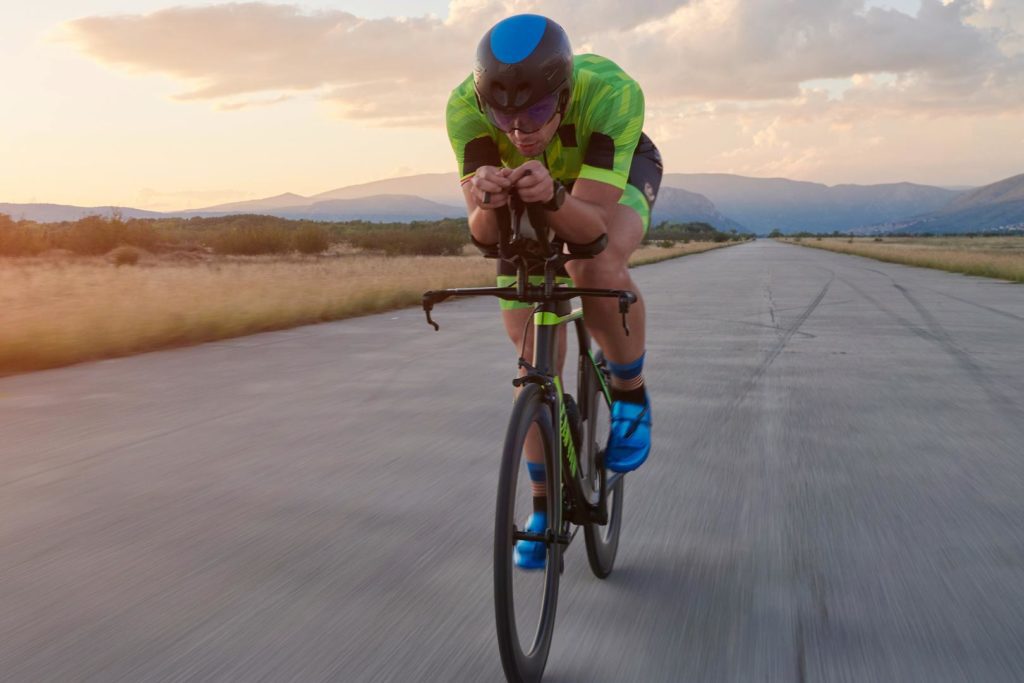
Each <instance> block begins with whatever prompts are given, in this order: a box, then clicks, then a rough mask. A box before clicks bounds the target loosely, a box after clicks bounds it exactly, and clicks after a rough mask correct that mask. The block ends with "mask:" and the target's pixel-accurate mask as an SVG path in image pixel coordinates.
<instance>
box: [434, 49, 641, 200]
mask: <svg viewBox="0 0 1024 683" xmlns="http://www.w3.org/2000/svg"><path fill="white" fill-rule="evenodd" d="M643 123H644V95H643V91H641V90H640V86H639V85H638V84H637V82H636V81H635V80H633V79H632V78H630V77H629V76H628V75H627V74H626V72H624V71H623V70H622V69H621V68H619V66H618V65H616V64H615V63H614V62H612V61H611V60H609V59H605V58H604V57H599V56H597V55H576V56H575V57H574V58H573V89H572V97H571V98H570V100H569V107H568V110H567V111H566V112H565V117H564V119H563V121H562V123H561V125H560V126H559V128H558V134H557V135H555V136H554V138H552V140H551V142H550V143H549V144H548V146H547V149H545V150H544V153H543V155H542V157H537V158H542V159H543V160H544V162H545V163H546V165H547V167H548V170H549V171H550V172H551V175H552V177H554V178H557V179H558V180H560V181H562V182H563V183H570V182H572V181H574V180H576V179H577V178H586V179H588V180H596V181H599V182H602V183H607V184H609V185H614V186H615V187H617V188H619V189H624V188H625V186H626V181H627V180H628V178H629V167H630V164H631V163H632V159H633V151H634V150H635V149H636V145H637V141H638V140H639V139H640V132H641V128H642V127H643ZM447 124H448V138H449V139H450V141H451V144H452V149H453V150H454V151H455V158H456V160H457V161H458V164H459V177H460V179H462V180H465V179H466V178H468V177H469V176H471V175H473V173H475V172H476V170H477V169H478V168H480V167H481V166H498V165H504V166H510V167H516V166H519V165H521V164H523V163H524V162H526V160H527V157H524V156H522V155H521V154H519V152H518V150H516V148H515V146H514V145H513V144H512V143H511V142H509V140H508V137H507V136H506V135H505V134H504V133H502V132H501V131H500V130H498V129H497V128H495V127H494V126H493V125H492V124H491V122H490V121H488V119H487V116H486V115H485V114H484V113H483V112H482V111H480V107H479V106H477V102H476V95H475V93H474V90H473V76H472V75H470V76H469V78H467V79H466V80H465V81H463V82H462V83H461V84H460V85H459V86H458V87H457V88H455V90H453V91H452V94H451V97H449V99H448V110H447ZM495 146H496V147H497V154H495Z"/></svg>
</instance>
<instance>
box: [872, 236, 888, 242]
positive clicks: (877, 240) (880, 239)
mask: <svg viewBox="0 0 1024 683" xmlns="http://www.w3.org/2000/svg"><path fill="white" fill-rule="evenodd" d="M874 241H875V242H884V241H885V240H883V239H882V238H881V237H876V238H875V240H874Z"/></svg>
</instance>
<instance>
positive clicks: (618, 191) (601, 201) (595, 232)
mask: <svg viewBox="0 0 1024 683" xmlns="http://www.w3.org/2000/svg"><path fill="white" fill-rule="evenodd" d="M510 178H511V180H513V181H514V182H515V184H516V189H518V190H519V196H520V197H522V198H523V200H524V201H527V202H539V203H544V202H548V201H551V198H552V197H553V196H554V185H553V184H552V182H551V175H550V174H549V173H548V169H547V168H546V167H545V166H544V165H543V164H542V163H540V162H539V161H535V160H531V161H527V162H526V163H525V164H523V165H522V166H520V167H519V168H517V169H515V170H514V171H513V172H512V174H511V176H510ZM621 197H622V188H620V187H616V186H615V185H610V184H608V183H604V182H601V181H598V180H590V179H588V178H580V179H578V180H577V181H576V182H575V183H574V184H573V188H572V194H569V195H566V198H565V203H563V204H562V206H561V208H559V209H558V210H557V211H554V212H550V211H549V212H548V223H549V224H550V225H551V227H552V228H553V229H554V231H555V233H556V234H558V236H559V237H561V238H562V239H564V240H565V241H567V242H574V243H576V244H589V243H590V242H593V241H594V240H596V239H598V238H600V237H601V235H604V234H605V233H607V232H608V226H609V225H610V224H611V222H612V217H613V216H614V212H615V207H616V205H617V204H618V203H619V199H620V198H621Z"/></svg>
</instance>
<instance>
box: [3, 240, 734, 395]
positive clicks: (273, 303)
mask: <svg viewBox="0 0 1024 683" xmlns="http://www.w3.org/2000/svg"><path fill="white" fill-rule="evenodd" d="M728 244H732V243H726V244H712V243H690V244H680V245H678V246H674V247H668V248H666V247H657V246H646V247H643V248H642V249H640V250H638V251H637V252H636V254H634V260H633V261H632V263H635V264H640V263H652V262H655V261H660V260H665V259H668V258H675V257H678V256H682V255H685V254H691V253H696V252H699V251H706V250H707V249H711V248H717V247H721V246H726V245H728ZM465 253H466V254H471V255H464V256H397V257H384V256H376V255H361V254H358V253H353V252H352V250H345V249H340V250H337V252H336V253H335V254H334V255H332V256H327V257H316V256H313V257H310V256H298V255H295V256H290V257H283V256H252V257H212V258H211V257H199V256H196V255H191V257H189V256H190V255H188V254H184V255H181V254H179V255H178V256H175V255H174V254H170V255H167V256H163V257H156V256H153V255H150V254H144V255H142V257H141V258H140V259H139V260H138V264H137V265H130V264H129V265H123V267H117V266H115V265H114V264H115V263H119V262H120V261H117V260H114V261H111V260H107V259H104V258H103V257H81V256H79V257H76V256H72V255H68V254H66V253H54V254H53V255H51V256H40V257H31V258H3V259H0V375H8V374H13V373H17V372H25V371H31V370H41V369H44V368H52V367H58V366H62V365H69V364H71V363H77V362H81V361H85V360H94V359H100V358H110V357H115V356H124V355H129V354H133V353H141V352H144V351H152V350H156V349H161V348H168V347H174V346H180V345H186V344H196V343H200V342H206V341H213V340H217V339H225V338H229V337H237V336H242V335H246V334H252V333H255V332H262V331H267V330H277V329H284V328H288V327H295V326H298V325H305V324H310V323H316V322H323V321H328V320H339V319H342V318H349V317H353V316H358V315H365V314H368V313H376V312H381V311H387V310H392V309H396V308H401V307H405V306H413V305H416V304H418V303H419V301H420V296H421V295H422V293H423V292H424V291H426V290H428V289H442V288H446V287H472V286H481V285H487V284H492V283H493V282H494V262H493V261H490V260H487V259H483V258H480V256H479V254H478V252H476V250H475V249H473V248H472V247H470V248H468V249H467V250H466V252H465ZM186 257H189V258H186Z"/></svg>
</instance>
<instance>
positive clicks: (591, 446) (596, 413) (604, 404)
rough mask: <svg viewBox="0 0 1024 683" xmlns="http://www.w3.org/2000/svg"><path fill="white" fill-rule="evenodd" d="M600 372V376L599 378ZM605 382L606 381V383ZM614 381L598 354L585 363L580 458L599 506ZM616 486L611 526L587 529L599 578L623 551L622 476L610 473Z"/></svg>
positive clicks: (612, 492)
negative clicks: (608, 392) (608, 391)
mask: <svg viewBox="0 0 1024 683" xmlns="http://www.w3.org/2000/svg"><path fill="white" fill-rule="evenodd" d="M599 373H600V376H599ZM602 380H603V381H602ZM609 381H610V378H609V375H608V369H607V363H606V362H605V360H604V357H603V355H602V354H601V352H600V351H598V352H597V353H596V354H595V356H594V362H593V363H591V362H590V360H589V359H585V360H584V367H583V369H582V371H581V373H580V396H581V397H582V401H583V411H584V415H583V429H581V430H580V431H581V433H582V437H583V448H582V449H581V451H582V452H581V453H580V459H581V461H582V462H583V463H584V465H583V481H584V483H585V485H586V486H587V487H588V489H589V490H588V491H587V495H588V496H589V497H590V498H591V502H594V503H596V502H597V500H598V498H599V496H600V493H601V470H602V468H603V467H604V446H605V443H606V441H607V440H608V431H609V429H610V426H611V418H610V410H609V408H610V406H609V403H608V398H607V396H606V394H605V388H606V387H607V386H608V383H609ZM606 474H607V476H608V478H609V479H611V480H613V481H614V483H613V484H612V485H611V486H609V487H608V491H607V494H606V496H607V510H608V522H607V524H597V523H594V522H591V523H588V524H585V525H584V526H583V538H584V540H585V541H586V544H587V560H588V562H589V563H590V570H591V571H592V572H594V576H596V577H597V578H599V579H604V578H607V577H608V575H609V574H611V573H612V569H613V568H614V566H615V555H616V553H617V552H618V549H619V531H620V530H621V529H622V489H623V480H624V477H623V476H622V475H616V474H613V473H611V472H606Z"/></svg>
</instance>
